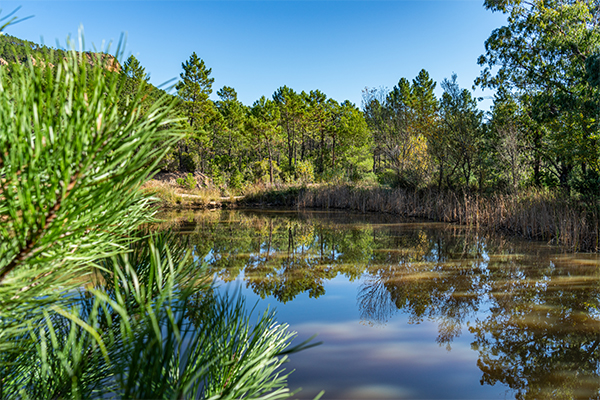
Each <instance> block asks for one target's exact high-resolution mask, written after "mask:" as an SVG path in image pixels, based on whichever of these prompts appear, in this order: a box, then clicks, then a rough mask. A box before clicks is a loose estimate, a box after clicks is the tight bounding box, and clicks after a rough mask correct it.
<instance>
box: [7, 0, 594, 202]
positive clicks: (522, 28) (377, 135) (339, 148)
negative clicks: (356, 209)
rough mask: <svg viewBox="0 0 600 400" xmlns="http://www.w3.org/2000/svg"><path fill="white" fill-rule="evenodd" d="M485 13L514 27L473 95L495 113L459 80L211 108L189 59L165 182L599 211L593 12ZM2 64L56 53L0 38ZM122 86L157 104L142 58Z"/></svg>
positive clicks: (582, 5) (520, 6) (494, 45)
mask: <svg viewBox="0 0 600 400" xmlns="http://www.w3.org/2000/svg"><path fill="white" fill-rule="evenodd" d="M484 5H485V7H486V8H488V9H490V10H492V11H499V12H503V13H505V14H507V16H509V18H508V23H507V25H506V26H504V27H501V28H499V29H496V30H495V31H494V32H492V34H491V36H490V37H489V39H488V40H487V41H486V43H485V48H486V51H485V54H484V55H482V56H481V57H480V59H479V60H478V63H479V64H480V65H481V66H482V73H481V76H480V77H479V78H478V79H477V81H476V84H477V85H479V86H480V87H482V88H492V89H495V96H494V102H493V105H492V107H491V111H490V112H489V113H484V112H483V111H481V110H480V109H479V108H478V99H476V98H474V97H473V95H472V92H471V91H470V90H468V89H464V88H461V87H460V86H459V84H458V80H457V76H456V74H452V75H451V77H450V78H448V79H445V80H443V81H442V82H441V87H442V89H443V94H442V96H441V98H437V97H436V96H435V93H434V90H435V87H436V86H437V83H436V82H434V81H433V80H432V79H431V78H430V76H429V74H428V73H427V71H425V70H421V71H420V72H419V74H418V75H417V76H416V77H415V78H414V79H412V81H411V80H409V79H407V78H401V79H400V80H399V82H398V84H397V85H396V86H394V87H393V88H391V89H386V88H377V89H373V88H365V89H364V91H363V94H362V104H361V105H360V108H359V107H358V106H357V105H355V104H353V103H351V102H349V101H342V102H339V101H336V100H334V99H331V98H328V97H327V95H326V94H324V93H323V92H321V91H319V90H312V91H309V92H305V91H302V92H296V91H294V90H293V89H292V88H289V87H287V86H282V87H280V88H279V89H277V90H276V91H275V93H273V95H272V96H271V97H270V98H267V97H264V96H263V97H261V98H260V99H258V100H256V101H255V102H254V103H253V104H252V105H251V106H248V105H244V104H242V103H241V102H240V101H239V100H238V98H237V93H236V91H235V89H234V88H231V87H228V86H224V87H222V88H221V89H219V90H217V92H216V94H217V97H218V100H216V101H213V100H211V99H210V98H209V97H210V95H211V94H212V92H213V83H214V79H213V78H211V72H212V70H211V68H209V67H208V66H206V65H205V63H204V61H203V60H202V59H200V58H199V57H198V56H197V55H196V53H193V54H192V55H191V56H190V58H189V59H188V60H186V61H185V62H183V64H182V70H183V71H182V73H181V75H180V78H181V79H180V80H179V82H178V83H177V84H176V86H175V91H174V92H173V95H174V96H175V97H176V98H177V100H178V102H177V106H176V108H177V110H178V112H179V114H180V115H181V116H182V117H183V118H182V121H181V129H182V130H183V131H185V132H186V133H187V134H186V137H185V139H183V140H181V141H180V142H179V143H178V144H177V146H176V147H175V148H174V149H173V151H172V152H171V153H170V154H169V156H168V157H167V158H166V159H165V160H164V161H163V163H162V164H161V166H160V167H161V169H163V170H165V171H181V172H200V173H202V174H204V175H206V176H207V177H208V178H210V180H212V182H213V184H214V185H215V186H221V187H223V186H227V187H229V188H234V189H239V188H243V187H244V186H245V185H247V184H256V183H264V184H276V183H279V182H287V183H290V182H301V183H310V182H325V181H326V182H329V181H333V180H335V181H338V182H340V181H361V180H366V181H371V182H379V183H380V184H383V185H389V186H392V187H403V188H415V189H420V188H427V187H430V188H434V187H435V188H438V189H451V190H467V191H471V192H472V191H478V192H480V193H490V192H499V191H500V192H514V191H519V190H521V189H524V188H527V187H547V188H560V190H561V191H562V192H563V193H567V194H570V195H576V196H577V197H578V198H581V199H584V200H586V201H588V200H594V202H595V199H596V198H597V197H598V196H599V195H600V174H599V172H598V171H599V163H598V160H599V155H600V148H599V145H598V137H599V136H598V113H599V110H600V96H599V94H600V92H599V90H598V86H599V84H600V61H599V60H600V55H599V54H600V28H599V27H598V25H599V24H598V23H596V22H595V21H596V20H597V19H598V18H597V16H596V14H597V11H596V6H595V3H594V2H592V1H581V2H571V1H566V0H553V1H544V2H541V1H534V2H528V3H524V2H520V1H516V2H506V1H500V0H486V1H485V2H484ZM523 43H527V46H523V45H522V44H523ZM0 50H1V52H0V57H2V58H3V59H5V60H12V61H14V60H20V59H22V58H23V55H24V54H26V53H27V52H33V53H35V54H41V55H43V56H44V55H47V54H49V53H50V52H51V51H52V50H50V49H48V48H47V47H45V46H39V45H36V44H34V43H31V42H26V41H23V40H19V39H17V38H14V37H10V36H3V37H1V38H0ZM119 73H121V74H122V75H123V76H125V77H126V79H125V80H124V82H125V84H126V85H128V88H129V89H128V90H127V91H131V93H134V92H135V90H136V89H137V88H138V87H139V85H142V84H143V85H145V87H146V88H147V89H146V90H147V91H148V95H147V96H145V97H144V96H143V97H142V98H141V99H140V101H141V102H142V104H143V103H144V102H152V101H153V99H154V97H155V96H158V95H161V94H162V92H161V91H159V90H158V89H156V88H154V87H153V86H152V85H150V84H149V83H148V78H149V77H148V74H147V73H146V71H145V69H144V68H143V67H142V66H141V65H140V63H139V61H138V60H136V59H135V57H133V56H131V57H129V58H128V59H127V60H126V61H125V62H124V63H123V65H122V68H121V70H120V72H119ZM142 106H143V105H142Z"/></svg>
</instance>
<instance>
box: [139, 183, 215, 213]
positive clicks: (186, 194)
mask: <svg viewBox="0 0 600 400" xmlns="http://www.w3.org/2000/svg"><path fill="white" fill-rule="evenodd" d="M141 190H142V191H144V192H146V193H148V194H151V195H152V196H154V197H156V198H158V200H159V201H160V203H159V204H160V206H161V207H162V208H219V207H221V206H222V204H223V201H222V200H223V199H222V198H221V196H220V191H219V190H218V189H216V188H202V189H192V190H185V189H183V188H180V187H178V186H174V185H172V184H171V183H168V182H164V181H158V180H154V179H152V180H149V181H147V182H146V183H144V185H142V188H141Z"/></svg>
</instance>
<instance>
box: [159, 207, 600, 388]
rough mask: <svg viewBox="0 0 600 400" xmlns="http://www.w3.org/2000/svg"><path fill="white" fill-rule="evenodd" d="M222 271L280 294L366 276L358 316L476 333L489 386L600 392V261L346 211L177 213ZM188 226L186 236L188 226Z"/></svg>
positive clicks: (360, 281) (445, 339)
mask: <svg viewBox="0 0 600 400" xmlns="http://www.w3.org/2000/svg"><path fill="white" fill-rule="evenodd" d="M162 228H171V229H172V228H175V229H178V230H179V231H180V232H182V233H185V234H186V235H185V238H186V239H187V240H189V243H190V245H191V246H192V248H193V252H194V255H195V256H196V257H199V258H201V259H204V260H205V261H206V262H207V263H208V264H209V265H210V269H211V271H212V272H213V273H214V274H215V275H216V276H217V277H218V278H220V279H221V280H223V281H226V282H227V281H233V280H236V279H237V280H240V279H243V280H244V281H245V285H246V286H247V287H248V288H249V289H251V290H252V291H253V292H254V293H256V294H257V295H259V296H260V297H262V298H265V297H268V296H272V297H273V298H274V299H276V300H277V301H279V302H281V303H286V302H290V301H292V300H293V299H294V298H296V297H297V296H298V295H299V294H301V293H307V294H308V295H309V296H310V297H311V298H318V297H320V296H322V295H323V294H325V293H326V289H325V286H326V283H327V282H329V281H331V280H332V279H334V278H336V277H339V276H343V277H345V278H346V279H347V280H348V281H350V282H356V284H357V286H358V291H357V305H358V310H359V315H360V318H361V320H362V322H363V324H365V325H367V326H372V325H378V326H380V325H385V324H387V323H389V322H390V321H391V320H393V319H394V318H395V315H397V314H403V315H404V316H406V317H407V320H408V322H409V323H413V324H419V323H422V322H425V321H426V322H428V323H429V322H431V321H433V322H434V323H435V324H436V326H437V332H438V333H437V339H436V341H437V343H438V344H440V345H442V346H443V347H446V348H447V349H448V350H450V349H452V346H453V343H454V341H455V340H456V339H457V338H458V337H460V336H461V335H465V334H468V335H469V336H471V338H472V339H471V348H472V350H473V351H474V352H475V354H477V366H478V367H479V369H480V371H481V379H480V383H481V384H483V385H495V384H497V383H498V384H502V385H503V386H504V387H505V388H509V389H510V390H511V391H512V393H513V394H514V396H515V397H516V398H519V399H528V398H550V397H552V398H599V397H600V361H599V360H600V312H599V310H600V308H599V299H600V286H599V280H600V269H599V268H600V263H599V261H598V258H597V257H596V256H592V255H577V256H573V255H565V254H560V252H558V251H557V250H556V249H552V248H550V247H548V246H545V245H543V244H539V243H537V244H536V243H533V244H532V243H524V242H515V241H508V240H506V239H505V238H502V237H490V236H486V237H480V236H478V235H477V233H475V232H472V231H468V230H465V229H464V228H459V227H453V226H448V225H443V224H433V223H410V224H408V223H403V224H399V223H398V222H397V221H395V220H393V219H391V218H389V217H367V216H360V215H354V216H351V215H348V214H342V213H296V212H279V213H272V212H270V213H269V212H267V213H263V212H258V211H257V212H250V211H247V212H212V213H202V214H195V215H192V214H190V215H183V216H182V215H179V216H177V217H170V218H169V221H168V222H166V223H165V224H163V225H162ZM182 237H183V236H182Z"/></svg>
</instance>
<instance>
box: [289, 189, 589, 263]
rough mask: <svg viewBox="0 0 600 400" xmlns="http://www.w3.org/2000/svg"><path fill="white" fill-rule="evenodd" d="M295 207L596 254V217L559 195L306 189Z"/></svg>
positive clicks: (429, 190)
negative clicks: (394, 218) (418, 221)
mask: <svg viewBox="0 0 600 400" xmlns="http://www.w3.org/2000/svg"><path fill="white" fill-rule="evenodd" d="M297 205H298V207H299V208H304V207H313V208H325V209H327V208H338V209H347V210H355V211H360V212H385V213H391V214H396V215H401V216H404V217H412V218H425V219H429V220H434V221H443V222H452V223H458V224H461V225H467V226H469V227H473V228H479V229H482V230H488V231H501V232H506V233H509V234H511V235H516V236H520V237H524V238H527V239H531V240H543V241H547V242H549V243H554V244H558V245H560V246H564V247H566V248H567V249H569V250H571V251H595V252H597V251H598V250H599V237H598V227H599V226H598V225H599V224H598V222H599V221H598V213H597V212H593V211H589V210H587V209H586V208H585V207H584V206H582V205H580V204H578V203H576V202H575V201H574V200H572V199H570V198H568V197H564V196H561V195H559V194H557V193H552V192H542V191H539V192H538V191H529V192H526V193H518V194H495V195H491V196H485V197H484V196H480V195H478V194H472V193H464V194H457V193H453V192H446V191H442V192H439V191H437V190H434V189H427V190H419V191H416V190H406V189H387V188H381V187H354V186H350V185H340V186H321V187H317V188H308V189H306V190H303V191H301V192H300V193H299V194H298V202H297Z"/></svg>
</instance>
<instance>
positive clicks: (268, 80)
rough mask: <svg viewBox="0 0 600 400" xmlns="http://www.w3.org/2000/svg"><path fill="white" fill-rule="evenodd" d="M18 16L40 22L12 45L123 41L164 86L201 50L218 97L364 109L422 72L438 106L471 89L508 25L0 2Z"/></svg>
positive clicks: (20, 32) (403, 12) (392, 9)
mask: <svg viewBox="0 0 600 400" xmlns="http://www.w3.org/2000/svg"><path fill="white" fill-rule="evenodd" d="M18 6H21V9H20V10H19V11H18V13H17V15H18V16H20V17H25V16H33V18H31V19H28V20H26V21H23V22H21V23H19V24H16V25H13V26H10V27H8V28H7V29H6V33H8V34H11V35H14V36H17V37H19V38H22V39H27V40H32V41H35V42H40V41H41V40H42V39H43V41H44V43H45V44H47V45H54V44H55V43H56V40H59V41H60V42H61V43H62V44H63V45H64V43H65V38H66V37H67V35H69V34H71V36H76V35H77V32H78V29H79V26H80V25H82V26H83V27H84V31H85V39H86V43H87V44H88V47H90V46H91V44H92V43H93V44H95V45H96V47H101V45H102V42H103V40H104V41H111V40H112V41H113V42H114V43H115V44H116V42H118V40H119V37H120V35H121V34H122V33H125V34H126V35H127V47H126V53H127V54H133V55H135V56H136V57H137V58H138V59H139V60H140V62H141V63H142V65H143V66H144V67H145V68H146V71H147V72H149V73H150V74H151V82H152V83H154V84H156V85H158V84H161V83H163V82H165V81H168V80H170V79H173V78H178V77H179V74H180V73H181V71H182V69H181V63H182V62H184V61H185V60H187V59H188V58H189V56H190V55H191V53H192V52H194V51H195V52H196V54H198V56H199V57H200V58H202V59H204V61H205V63H206V64H207V66H208V67H210V68H212V76H213V77H214V78H215V83H214V87H213V89H214V93H216V91H217V89H219V88H220V87H222V86H224V85H227V86H232V87H233V88H235V89H236V91H237V92H238V96H239V98H240V100H241V101H242V102H243V103H244V104H247V105H250V104H252V103H253V102H254V101H255V100H256V99H258V98H259V97H260V96H262V95H265V96H267V97H270V96H271V95H272V94H273V92H274V91H275V90H276V89H277V88H278V87H280V86H283V85H287V86H289V87H291V88H293V89H294V90H296V91H298V92H299V91H302V90H306V91H309V90H312V89H319V90H321V91H322V92H324V93H325V94H326V95H327V96H328V97H331V98H334V99H336V100H338V101H343V100H346V99H348V100H350V101H352V102H353V103H356V104H357V105H359V106H360V102H361V91H362V89H363V88H364V87H365V86H368V87H381V86H384V87H388V88H391V87H393V86H394V85H395V84H396V83H397V82H398V80H399V79H400V78H401V77H406V78H408V79H409V80H412V79H413V78H414V77H415V76H416V75H417V73H418V72H419V70H420V69H422V68H425V69H426V70H427V71H428V72H429V73H430V75H431V76H432V78H433V79H434V80H435V81H437V82H438V86H437V94H438V96H439V95H440V94H441V89H440V87H439V86H440V85H439V83H440V82H441V81H442V80H443V79H444V78H448V77H450V75H451V74H452V72H456V73H457V74H458V81H459V84H460V85H461V86H462V87H467V88H470V87H471V85H472V84H473V80H474V79H475V78H476V77H477V76H478V75H479V71H480V67H479V66H478V65H477V57H478V56H479V55H481V54H482V53H483V51H484V41H485V40H486V39H487V38H488V37H489V35H490V33H491V32H492V30H493V29H495V28H497V27H499V26H501V25H503V24H505V21H506V18H505V16H503V15H501V14H493V13H491V12H490V11H487V10H485V9H484V8H483V0H463V1H453V0H445V1H444V0H441V1H435V0H430V1H392V0H389V1H306V0H305V1H285V0H280V1H276V0H271V1H193V0H188V1H118V2H117V1H20V2H19V1H0V8H2V15H6V14H7V13H8V12H10V11H12V10H13V9H15V8H16V7H18ZM113 47H116V45H115V46H113ZM476 95H478V96H481V95H483V96H489V95H491V93H490V92H489V91H486V92H484V93H483V94H482V93H481V92H476ZM213 98H216V95H215V94H213ZM489 103H490V102H489V101H486V102H484V103H483V104H482V105H481V106H482V108H485V109H487V108H488V107H489Z"/></svg>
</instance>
